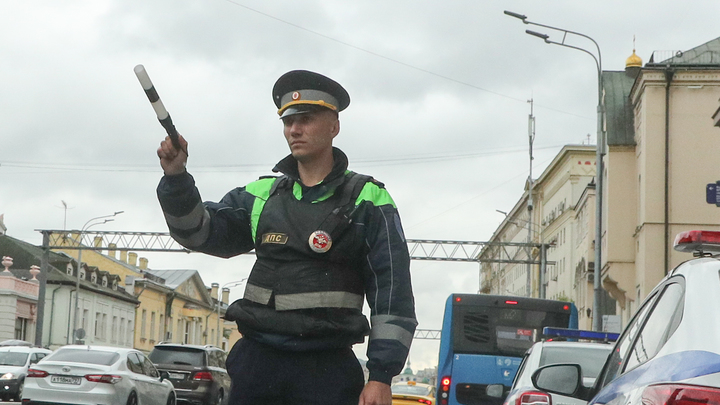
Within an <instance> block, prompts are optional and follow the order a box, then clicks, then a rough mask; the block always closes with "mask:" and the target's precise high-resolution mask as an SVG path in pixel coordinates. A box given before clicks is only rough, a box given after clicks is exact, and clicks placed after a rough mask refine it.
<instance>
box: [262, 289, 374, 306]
mask: <svg viewBox="0 0 720 405" xmlns="http://www.w3.org/2000/svg"><path fill="white" fill-rule="evenodd" d="M362 306H363V296H362V295H360V294H353V293H351V292H347V291H320V292H309V293H298V294H282V295H280V294H276V295H275V309H277V310H278V311H288V310H293V309H310V308H352V309H357V310H361V311H362Z"/></svg>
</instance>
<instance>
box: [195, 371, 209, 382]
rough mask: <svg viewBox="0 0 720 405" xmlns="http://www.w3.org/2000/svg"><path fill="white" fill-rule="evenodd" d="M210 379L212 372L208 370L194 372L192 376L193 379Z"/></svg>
mask: <svg viewBox="0 0 720 405" xmlns="http://www.w3.org/2000/svg"><path fill="white" fill-rule="evenodd" d="M212 380H213V377H212V373H210V372H209V371H200V372H197V373H195V375H194V376H193V381H212Z"/></svg>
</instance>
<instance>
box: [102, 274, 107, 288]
mask: <svg viewBox="0 0 720 405" xmlns="http://www.w3.org/2000/svg"><path fill="white" fill-rule="evenodd" d="M107 285H108V284H107V276H103V278H102V286H103V287H107Z"/></svg>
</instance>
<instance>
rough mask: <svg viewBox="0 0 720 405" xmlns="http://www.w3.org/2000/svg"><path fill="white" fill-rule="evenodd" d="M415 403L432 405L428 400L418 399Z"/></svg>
mask: <svg viewBox="0 0 720 405" xmlns="http://www.w3.org/2000/svg"><path fill="white" fill-rule="evenodd" d="M417 401H418V402H420V403H421V404H426V405H432V401H431V400H429V399H418V400H417Z"/></svg>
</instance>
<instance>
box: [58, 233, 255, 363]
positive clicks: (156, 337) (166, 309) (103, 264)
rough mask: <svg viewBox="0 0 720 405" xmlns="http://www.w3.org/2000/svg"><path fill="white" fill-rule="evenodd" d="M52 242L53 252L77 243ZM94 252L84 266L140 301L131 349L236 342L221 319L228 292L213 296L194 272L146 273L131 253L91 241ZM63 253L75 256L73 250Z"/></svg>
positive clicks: (233, 330) (233, 329)
mask: <svg viewBox="0 0 720 405" xmlns="http://www.w3.org/2000/svg"><path fill="white" fill-rule="evenodd" d="M53 238H54V239H53V241H52V243H53V245H57V246H59V245H63V244H68V245H70V246H72V245H77V241H78V240H80V238H79V235H78V234H77V233H72V232H71V233H67V234H65V235H53ZM94 246H97V247H98V249H92V250H84V251H83V253H82V260H83V262H85V263H88V264H91V265H93V266H98V267H100V268H103V269H107V270H108V271H110V272H112V273H115V274H118V275H119V276H120V280H119V282H120V283H121V284H122V285H123V287H124V288H125V290H126V291H127V292H128V293H129V294H131V295H133V296H134V297H135V298H137V299H138V301H139V304H138V306H137V308H136V309H135V325H134V329H133V330H132V333H133V335H132V341H133V347H135V348H136V349H138V350H141V351H143V352H145V353H149V352H150V351H151V350H152V348H153V347H154V346H155V345H156V344H157V343H159V342H173V343H188V344H198V345H205V344H208V345H217V346H219V347H221V348H223V349H224V350H229V349H230V347H232V345H233V344H234V343H235V342H236V341H237V340H238V339H240V337H241V335H240V334H239V333H237V326H236V325H235V324H234V323H232V322H226V321H225V320H224V319H222V316H223V315H224V313H225V309H226V308H227V305H228V302H227V300H228V299H229V290H227V291H221V292H220V294H221V295H220V296H218V289H219V286H218V285H217V283H214V284H213V285H212V286H211V287H210V288H208V287H206V286H205V285H204V282H203V280H202V277H201V276H200V273H199V272H198V271H197V270H182V269H181V270H153V269H150V268H148V260H147V259H146V258H144V257H138V255H137V253H135V252H127V251H124V250H118V249H117V247H116V246H114V245H112V244H110V245H109V246H108V247H107V248H102V246H104V243H103V241H102V240H95V241H94ZM62 251H63V252H65V253H66V254H68V255H73V256H74V257H77V256H78V251H77V250H76V249H67V250H62ZM218 298H220V300H221V301H220V305H219V307H218ZM218 310H219V312H218ZM219 316H220V317H219ZM218 330H219V331H220V332H219V333H218Z"/></svg>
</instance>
